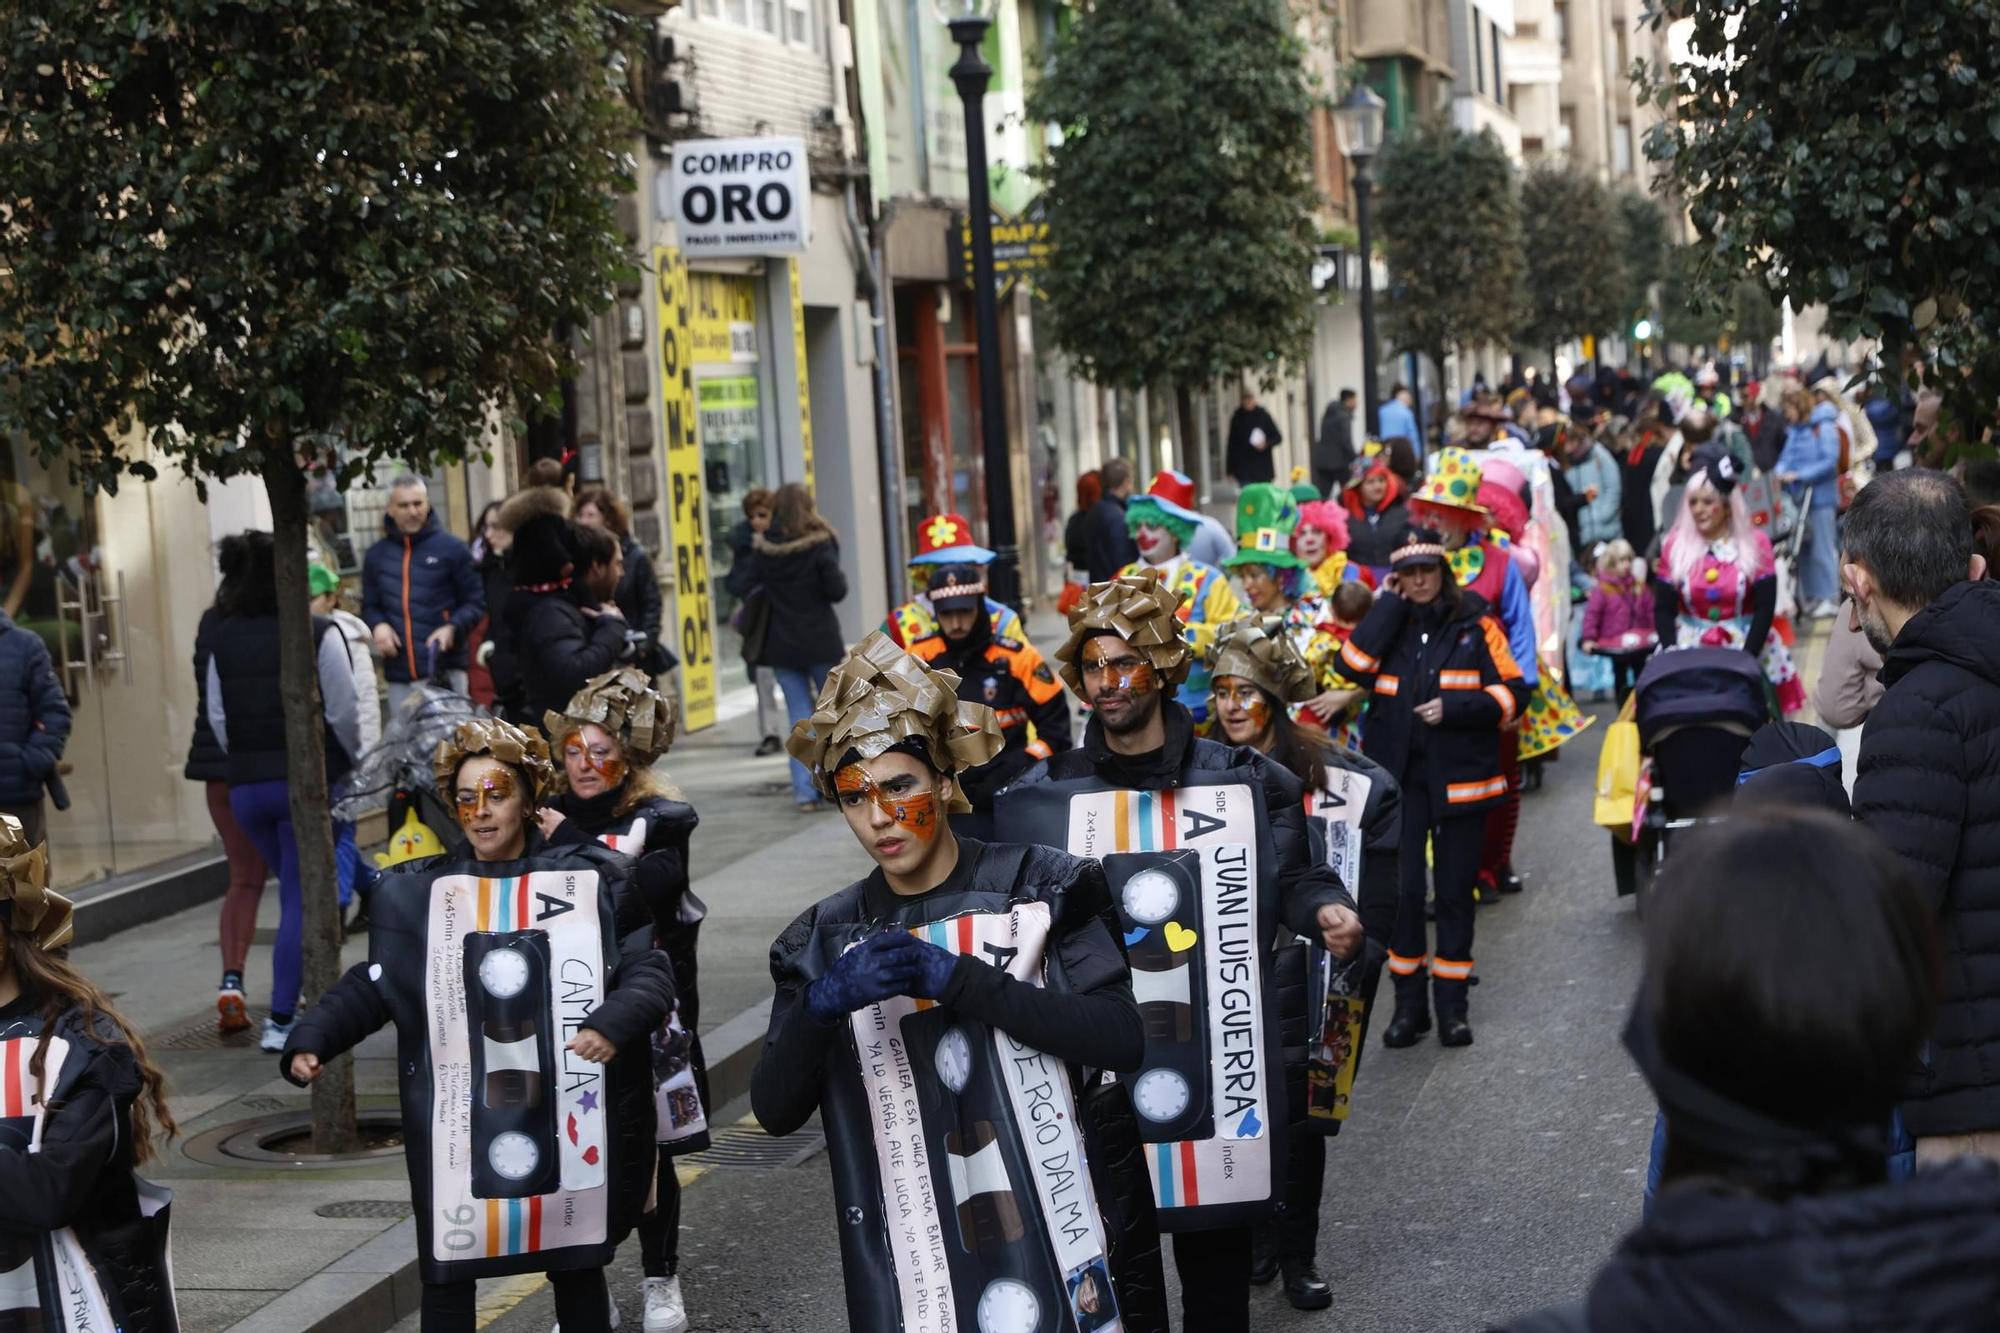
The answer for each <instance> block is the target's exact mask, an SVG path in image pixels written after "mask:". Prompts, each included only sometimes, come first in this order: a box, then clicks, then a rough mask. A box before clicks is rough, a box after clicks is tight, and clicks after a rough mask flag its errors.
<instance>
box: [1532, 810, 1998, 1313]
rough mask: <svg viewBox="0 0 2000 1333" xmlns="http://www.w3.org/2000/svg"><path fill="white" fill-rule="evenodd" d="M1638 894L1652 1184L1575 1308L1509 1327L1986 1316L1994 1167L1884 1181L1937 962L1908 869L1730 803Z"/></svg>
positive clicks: (1930, 1016)
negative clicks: (1644, 1214) (1660, 1121)
mask: <svg viewBox="0 0 2000 1333" xmlns="http://www.w3.org/2000/svg"><path fill="white" fill-rule="evenodd" d="M1777 867H1783V872H1782V873H1773V870H1774V869H1775V868H1777ZM1652 904H1653V905H1652V906H1651V907H1649V908H1648V910H1647V914H1646V921H1645V928H1646V930H1645V933H1646V961H1645V976H1644V979H1643V981H1642V982H1641V984H1640V988H1639V996H1638V999H1637V1000H1636V1001H1635V1002H1634V1005H1633V1009H1632V1014H1631V1017H1630V1019H1629V1021H1628V1022H1627V1024H1626V1027H1625V1046H1626V1049H1627V1050H1628V1051H1629V1052H1630V1053H1631V1055H1632V1058H1633V1061H1634V1063H1636V1064H1637V1066H1638V1068H1639V1071H1640V1073H1641V1074H1642V1075H1643V1076H1644V1077H1645V1079H1646V1081H1647V1082H1648V1083H1649V1084H1650V1085H1651V1086H1652V1089H1653V1092H1654V1094H1655V1096H1657V1097H1658V1098H1659V1101H1660V1105H1661V1108H1662V1109H1663V1111H1664V1113H1665V1120H1666V1151H1665V1156H1664V1162H1663V1168H1664V1169H1663V1173H1662V1186H1661V1191H1660V1194H1659V1195H1658V1197H1657V1198H1656V1199H1655V1200H1654V1204H1653V1208H1652V1211H1651V1213H1650V1215H1649V1216H1648V1218H1647V1220H1646V1221H1644V1222H1643V1223H1641V1225H1640V1226H1639V1227H1638V1228H1637V1229H1636V1230H1634V1231H1632V1232H1631V1233H1630V1234H1628V1235H1627V1236H1626V1237H1625V1239H1624V1240H1623V1241H1621V1242H1620V1243H1619V1245H1618V1248H1617V1251H1616V1253H1614V1254H1613V1255H1612V1256H1611V1258H1610V1259H1609V1261H1608V1262H1607V1263H1606V1264H1605V1265H1604V1267H1603V1268H1602V1269H1600V1270H1599V1271H1598V1273H1597V1276H1596V1277H1595V1278H1594V1279H1593V1280H1592V1282H1591V1284H1590V1289H1589V1291H1588V1293H1587V1294H1586V1295H1585V1297H1584V1299H1583V1300H1582V1301H1581V1302H1578V1303H1575V1304H1572V1305H1568V1306H1564V1307H1558V1308H1555V1309H1551V1310H1546V1311H1542V1312H1539V1313H1537V1314H1534V1315H1530V1316H1524V1317H1522V1318H1519V1319H1515V1320H1510V1321H1505V1322H1504V1323H1503V1324H1502V1325H1501V1326H1500V1327H1501V1330H1502V1331H1503V1333H1681V1330H1685V1329H1694V1328H1717V1329H1720V1328H1727V1329H1731V1330H1743V1333H1808V1331H1809V1333H1835V1330H1841V1331H1843V1333H1844V1331H1846V1330H1859V1329H1883V1330H1886V1329H1892V1328H1893V1329H1937V1330H1947V1329H1949V1330H1958V1329H1967V1330H1970V1329H1978V1328H1985V1327H1987V1326H1989V1325H1990V1324H1991V1323H1992V1322H1993V1310H1994V1309H1995V1308H1996V1306H1997V1305H2000V1262H1996V1260H2000V1168H1996V1167H1994V1166H1993V1164H1992V1163H1990V1162H1984V1161H1971V1160H1968V1161H1962V1162H1957V1163H1953V1164H1949V1165H1944V1166H1940V1167H1937V1168H1935V1169H1931V1170H1923V1171H1918V1172H1917V1173H1916V1174H1915V1175H1914V1176H1912V1177H1910V1178H1909V1179H1907V1180H1901V1181H1895V1182H1891V1181H1890V1180H1889V1179H1888V1164H1887V1150H1888V1147H1889V1144H1888V1136H1887V1134H1886V1133H1885V1127H1886V1126H1887V1125H1888V1124H1889V1121H1890V1116H1891V1114H1892V1113H1893V1112H1894V1111H1895V1109H1896V1106H1897V1102H1898V1098H1899V1096H1900V1094H1901V1093H1902V1092H1903V1090H1904V1087H1905V1085H1904V1083H1903V1079H1904V1077H1905V1075H1906V1072H1907V1071H1908V1070H1910V1069H1911V1068H1913V1067H1919V1066H1920V1063H1921V1061H1922V1059H1923V1054H1922V1053H1923V1049H1924V1045H1925V1043H1926V1041H1927V1040H1928V1039H1930V1038H1931V1034H1932V1033H1933V1031H1934V1030H1935V1028H1934V1024H1937V1023H1941V1022H1942V1021H1944V1020H1943V1017H1942V1015H1941V1014H1939V1012H1938V1008H1937V1002H1936V999H1935V997H1936V995H1937V994H1938V992H1939V991H1940V989H1942V988H1944V987H1945V986H1946V985H1947V984H1948V982H1947V978H1948V977H1949V976H1950V971H1951V968H1950V965H1949V963H1948V961H1947V962H1946V963H1944V964H1943V965H1941V963H1940V959H1939V957H1938V949H1937V943H1936V938H1935V935H1934V932H1933V930H1932V923H1931V919H1930V912H1929V909H1928V904H1927V902H1926V901H1925V897H1924V895H1923V893H1922V892H1921V891H1920V890H1919V889H1917V888H1916V887H1915V885H1913V884H1912V883H1911V881H1910V877H1909V874H1908V871H1907V869H1906V868H1905V867H1904V866H1903V865H1900V864H1898V861H1897V858H1896V857H1895V856H1894V855H1893V854H1891V853H1889V852H1888V851H1886V850H1885V849H1884V848H1883V847H1882V845H1881V844H1880V843H1879V842H1878V841H1877V840H1876V839H1874V838H1871V837H1869V836H1868V834H1867V833H1866V832H1864V831H1862V830H1860V829H1857V828H1855V827H1854V825H1853V824H1852V823H1850V822H1849V821H1847V820H1845V819H1841V818H1839V817H1837V816H1835V815H1831V814H1828V813H1826V812H1824V811H1819V810H1808V809H1797V808H1782V807H1779V808H1758V809H1754V810H1745V809H1743V807H1742V806H1740V805H1739V807H1738V813H1736V814H1733V815H1732V816H1731V817H1730V818H1729V819H1727V820H1724V821H1722V822H1720V823H1717V824H1712V825H1708V826H1705V827H1702V828H1699V829H1696V830H1695V831H1694V832H1693V834H1692V835H1691V836H1690V837H1689V838H1688V840H1687V842H1686V843H1685V845H1684V846H1682V847H1677V848H1676V850H1675V853H1674V856H1673V858H1672V859H1671V860H1670V861H1669V862H1668V863H1667V865H1666V867H1665V869H1664V870H1663V871H1662V872H1661V886H1660V892H1659V895H1658V897H1657V898H1655V899H1653V900H1652ZM1725 995H1726V996H1729V997H1731V999H1730V1000H1729V1001H1728V1002H1727V1003H1718V1002H1717V997H1719V996H1725ZM1906 1113H1907V1110H1906Z"/></svg>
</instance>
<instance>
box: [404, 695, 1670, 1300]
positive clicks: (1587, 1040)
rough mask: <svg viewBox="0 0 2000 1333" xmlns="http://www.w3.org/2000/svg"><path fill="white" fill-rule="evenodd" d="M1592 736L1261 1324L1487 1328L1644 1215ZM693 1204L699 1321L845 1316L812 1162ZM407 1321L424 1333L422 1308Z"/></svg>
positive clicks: (1378, 1093) (1364, 1088)
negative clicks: (1289, 1292)
mask: <svg viewBox="0 0 2000 1333" xmlns="http://www.w3.org/2000/svg"><path fill="white" fill-rule="evenodd" d="M1594 711H1596V712H1598V713H1599V714H1603V713H1605V712H1606V711H1607V710H1606V709H1605V708H1604V707H1603V706H1599V707H1598V708H1597V709H1596V710H1594ZM1600 725H1601V722H1600ZM1597 743H1598V734H1597V732H1596V731H1595V730H1593V731H1592V732H1590V733H1588V734H1586V735H1585V736H1584V737H1583V738H1581V739H1580V740H1578V741H1576V742H1573V743H1572V745H1571V747H1570V751H1569V753H1567V755H1566V756H1565V757H1564V759H1563V760H1562V761H1561V762H1559V763H1556V764H1552V765H1550V766H1549V767H1548V769H1547V782H1546V785H1545V786H1544V788H1543V789H1542V790H1541V791H1540V792H1539V793H1536V794H1533V795H1530V796H1529V797H1528V798H1527V804H1526V806H1525V808H1524V811H1523V819H1522V824H1521V833H1520V844H1519V849H1518V852H1517V854H1516V857H1515V862H1516V865H1517V866H1518V867H1519V868H1520V869H1521V870H1522V871H1523V872H1524V873H1525V874H1526V875H1527V876H1528V883H1529V887H1528V891H1527V892H1526V893H1525V894H1523V895H1521V896H1520V897H1518V898H1512V899H1508V900H1505V901H1503V902H1501V903H1499V904H1498V905H1496V906H1493V907H1490V908H1482V909H1481V911H1480V914H1479V920H1478V939H1477V944H1476V946H1475V950H1474V955H1475V958H1476V959H1477V962H1478V970H1479V975H1480V978H1481V984H1480V985H1479V986H1478V987H1477V988H1476V989H1475V990H1474V991H1473V992H1472V997H1473V1003H1472V1021H1473V1027H1474V1030H1475V1033H1476V1037H1477V1040H1476V1041H1475V1044H1474V1045H1473V1046H1472V1047H1471V1048H1470V1049H1467V1050H1459V1051H1447V1050H1444V1049H1443V1048H1441V1047H1439V1046H1438V1045H1436V1044H1435V1042H1426V1043H1424V1044H1423V1045H1420V1046H1417V1047H1414V1048H1411V1049H1409V1050H1404V1051H1390V1050H1386V1049H1384V1048H1383V1047H1382V1046H1381V1045H1380V1040H1379V1035H1377V1036H1376V1038H1375V1044H1374V1045H1373V1046H1372V1047H1371V1048H1370V1050H1369V1051H1368V1053H1367V1056H1366V1058H1365V1059H1364V1061H1363V1063H1362V1066H1361V1073H1360V1076H1359V1081H1358V1082H1357V1085H1356V1090H1355V1091H1356V1096H1355V1102H1354V1108H1355V1109H1354V1118H1353V1119H1352V1120H1351V1121H1350V1122H1349V1125H1348V1126H1347V1128H1346V1130H1345V1131H1344V1132H1343V1133H1342V1134H1341V1136H1340V1137H1339V1138H1338V1139H1336V1140H1335V1141H1334V1142H1333V1144H1332V1145H1331V1149H1330V1152H1329V1155H1328V1164H1327V1175H1328V1181H1327V1190H1326V1196H1325V1201H1324V1205H1323V1209H1322V1214H1321V1216H1322V1225H1321V1233H1320V1267H1321V1271H1322V1272H1323V1273H1324V1274H1325V1275H1326V1276H1327V1278H1328V1279H1329V1280H1330V1281H1331V1282H1332V1283H1333V1287H1334V1294H1335V1301H1334V1308H1333V1309H1332V1310H1331V1311H1328V1312H1323V1313H1318V1314H1300V1313H1298V1312H1296V1311H1294V1310H1292V1308H1291V1307H1290V1306H1289V1305H1287V1304H1286V1303H1285V1301H1284V1298H1283V1296H1282V1294H1281V1293H1280V1292H1279V1290H1278V1289H1277V1288H1276V1287H1275V1286H1273V1287H1271V1288H1267V1289H1264V1290H1261V1291H1257V1292H1254V1293H1253V1302H1252V1308H1253V1313H1254V1318H1253V1323H1254V1325H1255V1327H1257V1328H1259V1329H1267V1328H1268V1329H1307V1328H1319V1329H1331V1328H1338V1329H1340V1330H1342V1333H1374V1331H1375V1330H1382V1331H1384V1333H1387V1331H1389V1330H1397V1331H1401V1330H1422V1331H1424V1333H1429V1331H1430V1330H1480V1329H1484V1328H1485V1327H1487V1325H1488V1323H1489V1322H1490V1321H1493V1320H1496V1319H1501V1318H1504V1317H1507V1316H1509V1315H1513V1314H1517V1313H1520V1312H1522V1311H1526V1310H1531V1309H1534V1308H1537V1307H1539V1306H1541V1305H1544V1304H1548V1303H1550V1302H1554V1301H1560V1300H1568V1299H1574V1298H1575V1297H1576V1296H1577V1295H1578V1294H1580V1293H1581V1292H1582V1291H1583V1290H1584V1288H1585V1287H1586V1285H1587V1284H1588V1282H1589V1279H1590V1276H1591V1274H1592V1273H1593V1271H1594V1270H1595V1269H1596V1267H1597V1266H1598V1264H1599V1263H1600V1262H1601V1261H1602V1259H1603V1258H1604V1256H1605V1255H1607V1254H1608V1253H1609V1252H1610V1250H1611V1248H1612V1246H1613V1245H1614V1244H1615V1243H1616V1242H1617V1240H1618V1238H1619V1236H1620V1235H1621V1234H1622V1233H1623V1232H1624V1231H1625V1230H1626V1229H1627V1228H1629V1227H1630V1226H1632V1225H1633V1224H1634V1223H1635V1222H1636V1221H1637V1219H1638V1211H1639V1183H1640V1176H1641V1171H1642V1169H1643V1166H1644V1162H1645V1154H1646V1143H1647V1138H1648V1135H1649V1132H1650V1127H1651V1122H1652V1113H1653V1108H1652V1101H1651V1099H1650V1096H1649V1095H1648V1093H1647V1090H1646V1088H1645V1086H1644V1084H1643V1083H1642V1082H1641V1081H1640V1079H1639V1077H1638V1075H1637V1073H1635V1072H1634V1071H1633V1069H1632V1066H1631V1063H1630V1062H1629V1061H1628V1060H1627V1059H1626V1058H1625V1055H1624V1052H1623V1050H1622V1049H1621V1048H1620V1046H1619V1043H1618V1034H1619V1030H1620V1028H1621V1026H1622V1025H1623V1022H1624V1017H1625V1011H1626V1006H1627V1004H1628V1002H1629V1000H1630V997H1631V993H1632V989H1633V987H1634V985H1635V984H1636V980H1637V975H1638V963H1639V929H1638V921H1637V918H1636V917H1635V915H1634V913H1633V909H1632V905H1631V904H1630V903H1629V902H1620V901H1619V900H1618V899H1617V898H1616V897H1615V896H1614V894H1613V892H1612V889H1611V865H1610V856H1609V852H1608V850H1607V839H1606V836H1605V834H1604V833H1603V832H1602V831H1601V830H1599V829H1598V828H1596V827H1595V826H1594V825H1592V824H1591V823H1590V822H1589V821H1590V796H1591V786H1592V781H1593V778H1594V776H1595V770H1596V759H1597ZM1384 992H1385V996H1386V992H1387V983H1386V980H1385V982H1384ZM1380 1030H1381V1026H1380V1021H1379V1020H1378V1022H1377V1025H1376V1029H1375V1031H1376V1034H1379V1033H1380ZM700 1160H701V1159H695V1161H697V1162H699V1161H700ZM685 1210H686V1211H685V1222H684V1227H683V1241H682V1261H681V1274H682V1281H683V1285H684V1288H685V1290H686V1294H687V1302H688V1308H689V1312H690V1314H691V1316H692V1319H693V1327H694V1328H695V1329H697V1330H703V1331H705V1333H748V1331H749V1330H784V1331H785V1333H814V1331H816V1330H837V1329H841V1328H843V1327H845V1322H846V1321H845V1319H844V1317H843V1309H844V1307H843V1304H842V1296H841V1274H840V1258H839V1253H838V1249H837V1247H836V1245H835V1240H834V1226H833V1197H832V1187H831V1184H830V1181H829V1179H828V1175H827V1171H826V1167H825V1159H824V1156H823V1155H814V1156H810V1157H807V1158H806V1159H805V1160H804V1161H803V1162H801V1163H799V1164H798V1165H795V1166H789V1167H780V1168H767V1169H754V1168H745V1167H728V1166H724V1167H714V1168H710V1169H708V1170H706V1171H705V1173H704V1174H702V1175H701V1176H700V1178H698V1179H696V1180H695V1181H693V1182H692V1183H691V1184H690V1185H689V1186H688V1189H687V1191H686V1195H685ZM638 1286H639V1270H638V1245H637V1242H636V1241H632V1242H628V1243H627V1245H626V1246H625V1248H624V1250H623V1251H622V1252H621V1253H620V1255H619V1260H618V1263H617V1264H616V1266H615V1267H614V1269H613V1272H612V1290H613V1292H614V1293H615V1294H617V1295H618V1296H619V1298H620V1300H621V1303H623V1304H624V1306H625V1314H626V1321H625V1324H624V1328H625V1329H627V1330H636V1329H637V1327H638V1322H639V1321H638V1310H637V1308H636V1306H637V1300H638V1295H637V1293H638ZM485 1304H486V1306H487V1319H488V1322H487V1323H486V1325H485V1326H486V1327H490V1328H492V1329H494V1330H497V1331H498V1333H527V1331H529V1330H532V1331H533V1333H544V1331H545V1330H547V1329H548V1328H549V1326H550V1324H551V1323H552V1321H553V1318H554V1316H553V1307H552V1306H551V1304H550V1301H549V1295H548V1289H547V1287H546V1286H543V1285H539V1284H538V1283H537V1282H535V1281H534V1280H529V1281H528V1282H526V1283H520V1284H516V1285H515V1286H513V1287H509V1288H506V1289H498V1288H496V1289H492V1290H489V1291H488V1292H487V1293H486V1301H485ZM402 1327H403V1328H405V1329H407V1330H408V1333H415V1328H416V1324H415V1321H414V1320H411V1321H408V1323H407V1324H406V1325H404V1326H402ZM1187 1333H1200V1331H1199V1330H1187Z"/></svg>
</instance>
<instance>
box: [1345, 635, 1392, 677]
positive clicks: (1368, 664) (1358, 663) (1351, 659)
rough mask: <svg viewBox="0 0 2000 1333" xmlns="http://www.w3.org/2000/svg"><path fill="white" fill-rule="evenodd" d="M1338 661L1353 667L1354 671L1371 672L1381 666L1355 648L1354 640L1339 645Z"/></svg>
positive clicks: (1375, 660)
mask: <svg viewBox="0 0 2000 1333" xmlns="http://www.w3.org/2000/svg"><path fill="white" fill-rule="evenodd" d="M1340 660H1341V661H1343V662H1345V663H1347V665H1349V666H1351V667H1353V668H1354V669H1355V670H1356V671H1373V670H1375V669H1376V668H1377V667H1379V666H1381V665H1382V663H1381V662H1380V661H1379V660H1378V659H1376V658H1373V657H1370V656H1369V655H1368V654H1367V653H1364V652H1362V651H1361V650H1360V649H1359V648H1357V647H1355V646H1354V640H1352V639H1349V640H1348V641H1347V642H1346V643H1344V644H1342V645H1341V647H1340Z"/></svg>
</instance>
